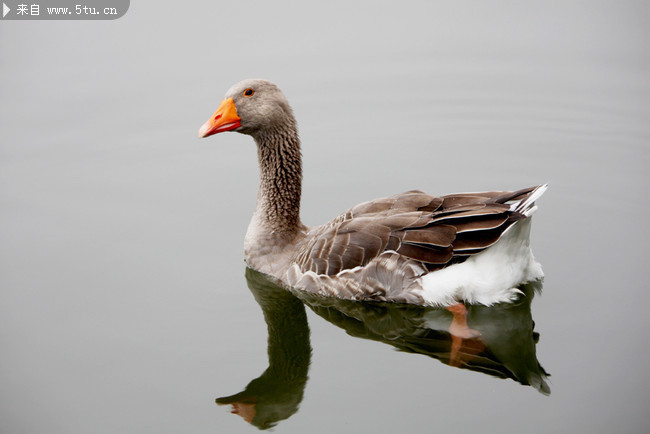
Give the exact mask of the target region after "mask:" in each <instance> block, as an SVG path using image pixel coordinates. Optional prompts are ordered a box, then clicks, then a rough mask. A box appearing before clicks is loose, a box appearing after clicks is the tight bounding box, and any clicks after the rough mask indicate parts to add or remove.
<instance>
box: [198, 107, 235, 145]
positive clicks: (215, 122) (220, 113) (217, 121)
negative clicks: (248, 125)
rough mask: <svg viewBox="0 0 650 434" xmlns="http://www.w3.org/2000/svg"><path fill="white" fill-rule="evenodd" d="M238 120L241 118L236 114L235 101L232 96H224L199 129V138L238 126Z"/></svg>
mask: <svg viewBox="0 0 650 434" xmlns="http://www.w3.org/2000/svg"><path fill="white" fill-rule="evenodd" d="M239 121H241V118H240V117H239V116H237V108H236V107H235V102H234V101H233V100H232V98H226V99H224V100H223V101H221V104H219V108H218V109H217V111H216V112H214V114H213V115H212V117H211V118H210V119H208V121H207V122H206V123H204V124H203V126H202V127H201V128H200V129H199V138H201V137H208V136H211V135H213V134H217V133H223V132H224V131H230V130H234V129H235V128H239V127H240V126H241V123H240V122H239Z"/></svg>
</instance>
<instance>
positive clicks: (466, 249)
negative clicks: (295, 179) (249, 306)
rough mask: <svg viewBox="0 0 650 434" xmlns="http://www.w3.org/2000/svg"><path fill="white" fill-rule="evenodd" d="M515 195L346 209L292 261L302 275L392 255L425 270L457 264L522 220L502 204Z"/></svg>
mask: <svg viewBox="0 0 650 434" xmlns="http://www.w3.org/2000/svg"><path fill="white" fill-rule="evenodd" d="M534 190H535V187H533V188H528V189H523V190H519V191H516V192H501V191H496V192H485V193H462V194H454V195H447V196H442V197H434V196H430V195H428V194H425V193H423V192H421V191H415V190H414V191H409V192H406V193H402V194H398V195H395V196H391V197H388V198H381V199H377V200H373V201H369V202H365V203H362V204H360V205H357V206H355V207H354V208H351V209H350V210H348V211H347V212H346V213H344V214H342V215H341V216H339V217H338V218H336V219H334V220H333V221H332V222H330V223H329V224H328V225H326V226H323V227H320V228H317V229H315V230H314V233H312V234H311V237H310V239H309V241H308V243H307V244H305V245H304V246H303V248H302V249H301V251H299V253H298V255H297V257H296V263H298V264H299V265H300V266H301V269H302V270H303V271H307V270H311V271H314V272H315V273H317V274H327V275H335V274H337V273H339V272H341V271H343V270H348V269H352V268H354V267H358V266H364V265H366V264H368V263H369V262H370V261H372V260H373V259H374V258H376V257H378V256H379V255H380V254H382V253H383V252H385V251H388V250H390V251H395V252H397V253H399V254H401V255H402V256H403V257H405V258H409V259H410V260H412V261H415V262H414V263H420V264H422V265H423V266H424V268H427V269H429V270H435V269H439V268H442V267H445V266H447V265H449V264H452V263H457V262H462V261H464V260H465V259H466V258H467V257H469V256H471V255H474V254H477V253H480V252H481V251H483V250H484V249H486V248H487V247H489V246H491V245H492V244H494V243H496V242H497V241H498V240H499V238H500V237H501V235H502V234H503V232H504V231H505V230H506V229H507V228H508V227H509V226H510V225H511V224H513V223H514V222H515V221H517V220H518V219H521V218H524V216H523V215H521V214H519V213H516V212H513V211H511V210H510V205H508V204H507V202H510V201H513V200H521V199H523V198H526V196H527V195H528V194H530V193H531V192H532V191H534Z"/></svg>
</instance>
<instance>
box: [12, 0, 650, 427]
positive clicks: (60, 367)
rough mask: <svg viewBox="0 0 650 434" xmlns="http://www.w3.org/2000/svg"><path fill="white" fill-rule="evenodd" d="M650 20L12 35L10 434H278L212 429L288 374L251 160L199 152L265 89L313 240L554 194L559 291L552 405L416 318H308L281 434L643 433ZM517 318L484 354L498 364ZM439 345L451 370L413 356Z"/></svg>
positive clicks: (456, 19)
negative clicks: (301, 176)
mask: <svg viewBox="0 0 650 434" xmlns="http://www.w3.org/2000/svg"><path fill="white" fill-rule="evenodd" d="M649 15H650V11H649V10H648V5H647V3H646V2H635V1H630V2H617V3H611V2H598V1H596V2H589V3H588V4H586V3H584V2H573V1H569V2H563V3H562V4H561V5H559V4H558V5H552V4H546V3H540V4H532V3H526V4H521V5H519V4H514V3H508V2H497V3H494V2H491V3H490V4H489V5H488V4H484V3H482V2H469V3H467V2H464V3H463V4H446V3H438V2H434V3H430V2H412V3H410V2H407V3H405V4H403V5H402V4H400V5H399V7H397V5H395V4H393V3H390V4H389V3H381V2H380V3H373V4H372V5H362V4H361V3H359V5H357V6H351V5H350V4H348V3H343V2H341V3H338V2H328V3H327V4H323V5H322V6H318V7H314V6H309V7H308V6H295V5H291V4H289V3H283V2H274V3H273V5H267V6H263V5H257V4H255V5H253V4H248V3H246V2H239V3H237V4H217V3H215V2H194V3H192V5H191V6H190V5H187V6H185V5H184V6H183V7H173V8H172V7H171V6H162V5H161V4H160V2H151V1H140V2H132V4H131V7H130V9H129V12H128V13H127V14H126V15H125V16H124V17H123V18H121V19H119V20H116V21H114V22H74V23H73V22H36V21H32V22H19V21H12V22H0V72H1V74H0V95H1V96H2V99H1V101H2V103H1V104H0V130H1V137H2V140H1V145H0V288H1V289H0V348H1V350H2V357H0V403H1V405H0V431H2V432H11V433H21V432H25V433H41V432H47V433H71V432H93V433H103V432H106V433H115V432H120V433H148V432H150V433H165V432H169V433H177V432H228V433H235V432H256V431H257V428H256V427H254V426H252V425H250V424H249V423H247V422H246V421H245V420H244V419H242V418H240V417H238V416H236V415H232V414H230V412H229V411H230V408H231V406H230V405H224V406H218V405H217V404H216V403H215V399H216V398H221V397H227V396H231V395H233V394H237V393H239V392H241V391H244V390H245V389H246V387H247V385H248V384H249V383H251V381H252V380H254V379H257V378H258V377H260V375H262V373H263V372H265V370H266V369H267V368H269V366H270V365H269V359H268V350H269V342H268V337H269V335H268V329H267V327H268V323H267V321H265V317H264V308H263V306H262V308H261V307H260V304H258V303H257V302H256V298H255V296H254V293H252V292H251V291H249V289H248V283H247V280H246V277H245V272H246V270H245V264H244V263H243V259H242V258H243V246H242V243H243V237H244V234H245V231H246V227H247V225H248V221H249V218H250V215H251V214H252V211H253V208H254V201H255V196H256V186H257V178H256V177H257V173H256V170H257V163H256V161H255V150H254V146H253V144H252V141H251V140H250V138H248V137H244V136H240V135H237V134H234V133H229V134H221V135H218V136H215V137H211V138H209V139H205V140H203V141H199V140H197V139H196V138H195V137H196V131H197V129H198V127H199V126H200V125H201V124H202V123H203V122H204V121H205V119H207V117H208V116H209V115H210V114H211V113H213V111H214V110H215V109H216V107H217V105H218V103H219V101H220V99H221V97H222V95H223V93H224V92H225V90H226V89H227V88H228V87H230V85H231V84H232V83H234V82H237V81H239V80H241V79H243V78H249V77H264V78H268V79H271V80H273V81H275V82H277V83H278V84H279V85H280V87H281V88H282V89H283V90H284V91H285V93H286V95H287V97H288V98H289V100H290V102H291V103H292V105H293V107H294V111H295V113H296V116H297V119H298V122H299V126H300V132H301V137H302V140H303V156H304V168H305V180H304V195H303V204H302V205H303V208H302V219H303V221H304V222H305V223H307V224H310V225H311V224H320V223H322V222H325V221H327V220H329V219H330V218H332V217H334V216H336V215H337V214H339V213H340V212H341V211H343V210H345V209H347V208H349V207H351V206H353V205H355V204H357V203H359V202H362V201H365V200H368V199H371V198H375V197H382V196H387V195H391V194H394V193H397V192H400V191H406V190H410V189H416V188H417V189H421V190H424V191H427V192H428V193H431V194H446V193H452V192H459V191H477V190H494V189H504V190H511V189H517V188H521V187H526V186H529V185H535V184H539V183H542V182H549V184H550V188H549V190H548V192H547V193H546V194H545V196H544V197H543V198H542V199H541V200H540V201H539V211H538V213H537V214H536V215H535V217H534V222H533V234H532V245H533V250H534V252H535V255H536V257H537V258H538V259H539V261H540V262H541V263H542V265H543V267H544V270H545V273H546V278H545V280H544V283H543V289H542V292H541V294H540V295H535V296H534V298H533V299H532V304H531V305H530V306H526V303H524V307H525V309H524V310H523V311H517V312H518V315H521V318H522V322H523V323H525V324H526V327H523V328H521V330H523V331H525V333H523V332H522V333H519V332H517V333H515V336H521V337H522V339H523V336H524V335H525V336H526V339H528V340H526V341H525V342H526V343H525V346H524V348H525V350H524V351H523V354H527V355H526V357H522V358H515V360H517V361H518V362H520V363H521V362H522V361H523V362H525V363H524V364H525V365H526V364H529V365H530V366H532V367H533V368H535V361H537V362H539V364H540V365H541V366H542V367H543V369H544V370H545V371H547V372H549V373H550V374H551V376H550V377H549V378H548V379H545V380H544V381H545V382H547V384H548V386H549V388H550V389H551V394H550V395H548V396H547V395H545V394H542V393H539V392H538V391H537V390H536V388H535V387H531V386H526V385H522V384H521V381H520V380H519V379H518V376H517V375H518V374H514V373H513V372H514V371H515V370H517V369H515V368H513V367H512V366H513V365H512V364H510V365H508V366H510V367H509V368H506V370H505V371H504V370H503V366H505V365H507V364H505V363H503V357H505V356H503V355H501V358H497V357H496V356H495V354H496V353H497V352H498V351H497V350H496V349H494V348H492V349H491V356H494V358H493V359H497V360H498V361H500V362H501V363H500V364H499V363H497V362H495V361H494V360H493V359H491V358H490V357H487V356H486V357H484V359H485V363H488V362H491V363H493V365H491V366H493V367H494V368H495V370H494V372H501V373H502V374H503V375H502V376H504V377H506V378H500V377H499V375H489V374H488V375H486V373H484V372H479V371H477V370H472V369H458V368H456V367H454V366H450V364H449V363H448V362H449V360H448V359H449V354H450V348H451V347H450V344H451V341H450V337H449V335H448V334H447V335H445V333H446V332H445V327H447V323H446V322H448V321H450V317H449V316H448V315H449V314H448V313H445V312H440V313H439V314H438V313H430V315H429V316H428V317H427V318H428V323H426V324H428V325H430V326H431V327H428V328H426V327H424V328H423V327H422V324H425V323H422V322H421V321H424V320H423V319H422V318H423V317H422V315H424V316H425V317H426V315H425V313H426V312H424V313H423V312H422V311H418V310H417V309H415V310H414V311H411V310H410V309H402V310H401V308H398V309H397V310H396V311H393V310H382V309H386V308H385V307H380V308H377V309H378V310H376V311H374V310H372V309H370V310H369V311H366V310H363V309H362V310H359V309H358V307H357V308H355V307H354V306H343V307H341V306H312V305H310V304H309V303H308V300H302V301H301V300H299V299H297V298H295V297H294V296H293V295H290V294H288V295H287V296H289V295H290V296H291V297H293V298H287V300H286V301H287V303H289V304H290V305H291V306H292V308H291V309H293V310H294V311H297V312H300V309H304V314H305V315H306V317H305V318H302V319H300V321H302V325H301V326H300V327H292V330H294V331H298V330H303V331H305V330H308V331H309V334H308V336H307V337H308V342H306V341H305V339H304V338H305V336H304V334H303V335H299V336H298V338H295V337H294V338H292V339H293V340H290V341H289V342H290V343H291V342H293V343H294V344H296V345H297V346H301V345H302V348H303V350H304V349H305V348H307V345H308V346H309V347H310V348H311V349H312V351H311V353H309V354H310V355H306V354H307V353H305V351H302V352H301V354H303V357H302V358H300V357H296V358H292V359H291V360H292V363H295V365H293V366H292V365H289V364H288V363H285V364H284V365H285V367H291V368H292V369H291V370H290V372H285V373H284V374H285V375H286V376H287V377H286V378H290V379H291V381H289V386H288V392H287V396H285V397H286V398H287V399H286V400H285V401H281V403H283V405H282V411H283V412H281V414H280V416H285V415H286V417H284V418H281V417H280V418H278V423H277V425H276V427H275V428H274V429H275V431H277V432H287V433H291V432H295V433H305V432H314V433H318V432H323V433H325V432H435V431H441V432H468V433H469V432H477V431H479V430H480V431H487V432H493V431H499V432H506V433H508V432H509V433H519V432H523V431H525V432H540V433H543V432H647V431H648V427H649V426H650V421H649V418H648V416H647V409H646V407H647V402H648V400H649V399H650V393H649V390H650V387H649V385H650V384H649V383H650V381H649V376H650V375H649V374H648V372H649V371H648V369H647V367H648V366H649V365H650V357H649V350H648V339H647V330H648V319H647V315H646V313H645V305H647V303H648V284H647V281H646V276H645V273H644V270H645V269H646V268H647V264H648V259H649V258H648V253H647V248H646V247H647V245H648V241H649V240H648V233H647V231H646V230H645V229H644V228H645V224H646V223H647V222H648V220H649V217H650V216H649V212H648V200H647V190H648V184H649V183H648V181H649V180H648V167H649V164H648V163H649V161H648V160H649V154H650V152H649V149H650V148H649V139H650V131H649V128H648V124H649V123H648V121H649V120H650V108H649V104H648V101H649V100H650V74H648V70H649V66H650V49H649V45H650V44H649V41H650V35H649V30H648V26H647V22H646V21H647V20H646V17H647V16H649ZM303 301H304V302H307V304H306V305H305V304H304V303H303ZM305 306H306V308H305ZM499 309H501V308H499ZM502 309H505V310H508V308H505V307H504V308H502ZM512 309H515V310H516V309H521V305H517V306H514V307H512ZM436 312H437V311H436ZM493 312H494V311H491V310H485V309H484V308H483V309H482V308H471V309H470V316H469V319H468V322H469V325H470V327H475V328H476V329H479V328H480V327H483V329H482V330H481V332H482V334H483V335H484V336H486V337H487V336H488V335H490V333H491V331H490V330H489V325H490V324H493V323H494V322H493V320H492V319H491V318H490V316H491V313H493ZM413 313H414V314H415V319H413V318H414V317H413V316H411V314H413ZM373 315H374V316H373ZM418 315H420V316H418ZM299 316H300V314H299ZM346 318H353V319H354V320H355V321H356V322H355V321H351V320H346ZM371 318H372V319H376V320H378V321H379V324H385V323H384V322H382V320H390V321H389V323H390V324H393V325H391V326H390V327H385V328H382V327H380V326H378V325H377V323H373V322H372V321H370V319H371ZM425 319H426V318H425ZM524 319H525V321H523V320H524ZM305 320H306V325H305V323H304V321H305ZM443 320H444V321H443ZM484 320H485V321H484ZM532 320H534V329H533V328H532V327H533V325H532ZM369 321H370V322H369ZM391 321H392V323H391ZM395 321H397V324H401V325H399V326H398V327H397V328H395V326H394V324H395ZM418 321H420V322H418ZM368 324H374V325H372V326H368ZM436 324H437V325H436ZM360 325H363V327H356V328H355V326H360ZM433 325H436V326H435V327H433ZM305 327H307V328H305ZM485 327H487V328H485ZM425 328H426V329H428V330H437V332H435V333H433V332H429V333H430V335H431V336H429V337H432V336H433V337H435V339H433V341H430V342H428V344H430V345H429V346H428V347H426V346H425V348H428V350H427V351H429V354H422V353H421V352H420V353H418V352H417V351H410V350H412V349H414V348H416V347H417V345H414V344H413V342H412V339H414V337H417V338H421V337H422V336H421V335H418V334H417V333H418V332H421V331H422V330H424V329H425ZM394 330H399V331H400V332H399V333H396V332H394ZM391 333H394V334H391ZM400 333H401V334H400ZM414 333H415V335H414ZM536 336H539V340H538V342H537V343H535V340H536ZM390 338H393V339H397V340H393V341H391V340H390ZM296 339H298V341H297V343H296ZM301 339H302V340H301ZM400 339H402V341H399V340H400ZM404 339H406V341H404ZM409 339H411V341H409ZM436 339H437V340H436ZM398 341H399V342H398ZM404 342H407V343H408V344H409V345H410V346H407V347H405V345H406V343H404ZM418 342H420V341H418ZM522 342H523V341H522ZM420 343H421V342H420ZM474 343H475V344H477V345H479V346H480V345H485V342H483V343H481V342H474ZM468 348H470V349H468V350H467V351H468V354H470V355H472V356H478V355H481V354H484V353H482V351H483V350H484V349H480V348H479V347H468ZM472 348H473V349H472ZM292 349H294V350H295V348H293V347H292ZM395 349H399V350H401V351H396V350H395ZM531 351H533V352H534V354H533V353H531ZM474 353H475V354H474ZM305 357H306V358H307V359H305ZM446 358H447V359H446ZM461 360H462V359H461ZM474 360H475V359H474ZM481 360H483V359H481ZM466 361H467V360H466ZM305 362H308V363H305ZM282 365H283V364H282V363H281V364H280V366H282ZM305 365H307V367H305ZM274 366H275V365H274ZM305 369H308V371H307V373H306V374H305V372H304V371H305ZM506 371H507V372H509V373H510V374H512V375H509V374H506V373H505V372H506ZM539 372H541V371H539ZM539 372H537V375H538V376H539ZM305 375H306V377H307V378H306V379H305ZM513 376H514V377H516V378H515V379H513V378H512V377H513ZM519 377H521V375H520V374H519ZM276 378H277V377H276ZM540 378H541V377H540ZM528 382H531V381H529V380H528ZM540 384H541V383H540ZM289 395H290V396H289ZM242 408H243V407H242ZM274 411H275V410H274Z"/></svg>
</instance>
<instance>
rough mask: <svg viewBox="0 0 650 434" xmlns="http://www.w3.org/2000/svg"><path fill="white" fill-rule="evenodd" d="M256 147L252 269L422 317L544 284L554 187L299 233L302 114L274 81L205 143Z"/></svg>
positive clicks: (232, 108)
mask: <svg viewBox="0 0 650 434" xmlns="http://www.w3.org/2000/svg"><path fill="white" fill-rule="evenodd" d="M224 131H236V132H240V133H243V134H248V135H250V136H252V137H253V138H254V140H255V142H256V144H257V151H258V162H259V169H260V187H259V192H258V197H257V205H256V209H255V213H254V215H253V218H252V220H251V222H250V225H249V227H248V231H247V233H246V238H245V242H244V253H245V258H246V261H247V263H248V265H249V266H250V267H252V268H254V269H256V270H258V271H260V272H262V273H265V274H268V275H271V276H273V277H275V278H276V279H278V280H280V281H281V282H282V283H283V284H285V285H288V286H291V287H294V288H297V289H300V290H304V291H308V292H311V293H315V294H320V295H323V296H331V297H338V298H344V299H354V300H377V301H392V302H401V303H413V304H422V305H445V306H446V305H451V304H454V303H457V302H459V301H465V302H469V303H480V304H485V305H491V304H494V303H499V302H506V301H511V300H513V299H514V298H516V297H517V295H518V294H519V293H520V291H518V290H517V289H516V287H517V285H519V284H521V283H524V282H527V281H532V280H537V279H540V278H541V277H542V276H543V274H542V270H541V266H540V265H539V263H537V262H536V261H535V259H534V257H533V255H532V252H531V250H530V245H529V234H530V216H531V214H532V213H533V212H534V211H535V210H536V206H535V201H536V200H537V199H538V198H539V197H540V196H541V195H542V194H543V193H544V191H545V190H546V185H540V186H536V187H530V188H525V189H522V190H519V191H515V192H504V191H497V192H482V193H460V194H451V195H446V196H441V197H435V196H431V195H428V194H426V193H423V192H421V191H417V190H413V191H408V192H405V193H401V194H397V195H394V196H391V197H387V198H381V199H375V200H372V201H369V202H365V203H362V204H360V205H357V206H355V207H353V208H351V209H350V210H348V211H346V212H344V213H343V214H341V215H339V216H338V217H336V218H335V219H333V220H332V221H330V222H328V223H326V224H324V225H321V226H315V227H307V226H305V225H303V224H302V222H301V221H300V211H299V210H300V196H301V183H302V160H301V153H300V141H299V138H298V131H297V125H296V121H295V118H294V116H293V112H292V110H291V107H290V106H289V103H288V102H287V100H286V98H285V97H284V95H283V94H282V92H281V91H280V90H279V89H278V88H277V86H275V85H274V84H273V83H271V82H269V81H265V80H245V81H243V82H240V83H238V84H236V85H234V86H233V87H232V88H230V90H229V91H228V92H227V93H226V97H225V99H224V100H223V102H222V103H221V105H220V106H219V108H218V109H217V111H216V112H215V114H214V115H213V116H212V117H211V118H210V119H209V120H208V121H207V122H206V123H205V124H204V125H203V126H202V127H201V129H200V130H199V136H200V137H207V136H210V135H213V134H216V133H220V132H224Z"/></svg>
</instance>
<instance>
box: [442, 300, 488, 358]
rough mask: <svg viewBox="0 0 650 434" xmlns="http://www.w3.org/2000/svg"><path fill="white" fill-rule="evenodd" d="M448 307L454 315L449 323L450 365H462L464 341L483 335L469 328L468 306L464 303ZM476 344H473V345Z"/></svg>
mask: <svg viewBox="0 0 650 434" xmlns="http://www.w3.org/2000/svg"><path fill="white" fill-rule="evenodd" d="M446 309H447V310H448V311H449V312H451V314H452V315H453V316H454V317H453V319H452V320H451V324H450V325H449V334H450V335H451V351H450V354H449V365H451V366H460V365H461V364H462V363H463V360H462V353H461V352H460V350H461V349H462V348H463V341H464V340H473V339H477V338H479V337H480V336H481V333H480V332H479V331H477V330H473V329H471V328H469V326H468V325H467V308H466V307H465V305H464V304H463V303H457V304H454V305H452V306H448V307H447V308H446ZM474 346H475V345H471V347H474ZM468 349H469V348H468Z"/></svg>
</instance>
